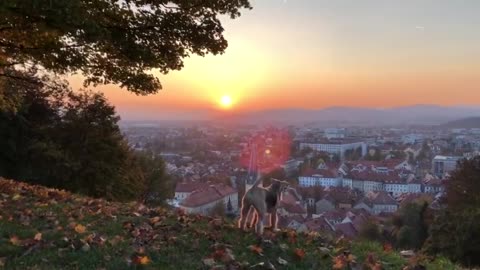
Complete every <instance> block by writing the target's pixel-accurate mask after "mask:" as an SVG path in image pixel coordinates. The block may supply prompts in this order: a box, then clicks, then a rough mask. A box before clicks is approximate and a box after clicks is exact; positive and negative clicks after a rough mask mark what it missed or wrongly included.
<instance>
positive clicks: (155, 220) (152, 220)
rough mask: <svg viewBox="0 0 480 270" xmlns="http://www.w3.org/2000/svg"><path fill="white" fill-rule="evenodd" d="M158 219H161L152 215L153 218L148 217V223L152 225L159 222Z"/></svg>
mask: <svg viewBox="0 0 480 270" xmlns="http://www.w3.org/2000/svg"><path fill="white" fill-rule="evenodd" d="M160 219H161V218H160V217H153V218H151V219H150V224H152V225H153V224H155V223H157V222H159V221H160Z"/></svg>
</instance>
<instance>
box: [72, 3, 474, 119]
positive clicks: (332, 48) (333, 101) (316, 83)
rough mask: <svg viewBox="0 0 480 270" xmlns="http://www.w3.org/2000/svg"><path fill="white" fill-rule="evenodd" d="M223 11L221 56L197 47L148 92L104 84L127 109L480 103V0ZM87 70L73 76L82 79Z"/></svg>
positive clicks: (146, 112) (137, 115) (139, 114)
mask: <svg viewBox="0 0 480 270" xmlns="http://www.w3.org/2000/svg"><path fill="white" fill-rule="evenodd" d="M252 5H253V10H250V11H248V10H245V11H244V12H243V15H242V16H241V17H240V18H238V19H236V20H234V21H231V20H229V19H227V18H225V19H224V20H223V22H224V26H225V29H226V33H225V36H226V38H227V40H228V41H229V48H228V49H227V51H226V53H225V54H223V55H220V56H211V55H209V56H207V57H198V56H192V57H190V58H188V59H186V60H185V67H184V69H183V70H181V71H175V72H171V73H170V74H168V75H159V77H160V80H161V81H162V84H163V87H164V90H162V91H161V92H160V93H158V94H156V95H151V96H146V97H140V96H135V95H134V94H130V93H128V92H127V91H126V90H121V89H119V88H118V87H116V86H102V87H99V88H98V89H101V90H102V91H104V92H105V93H106V95H107V97H108V98H109V99H110V101H111V102H112V103H113V104H114V105H116V106H117V109H118V111H119V112H120V114H121V116H122V118H124V119H141V118H143V117H144V116H148V117H147V118H149V119H152V115H158V117H159V118H165V116H168V115H171V114H172V113H174V114H177V115H182V114H185V115H188V114H189V113H190V112H192V111H210V110H218V109H219V104H218V101H219V100H220V99H221V97H222V96H224V95H228V96H231V98H232V100H233V106H232V107H231V108H230V110H233V111H238V112H242V111H256V110H264V109H273V108H275V109H278V108H309V109H315V108H324V107H329V106H353V107H375V108H385V107H396V106H404V105H413V104H438V105H449V106H450V105H479V104H480V31H479V29H478V26H479V25H480V16H479V12H480V1H478V0H449V1H447V0H402V1H397V0H375V1H374V0H362V1H359V0H254V1H252ZM79 81H80V80H79V78H72V84H73V86H74V87H77V86H79V85H80V83H79Z"/></svg>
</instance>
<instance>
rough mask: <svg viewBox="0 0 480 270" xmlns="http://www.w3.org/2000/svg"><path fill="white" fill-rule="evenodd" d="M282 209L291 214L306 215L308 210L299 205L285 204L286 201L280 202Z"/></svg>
mask: <svg viewBox="0 0 480 270" xmlns="http://www.w3.org/2000/svg"><path fill="white" fill-rule="evenodd" d="M280 207H282V208H283V209H285V211H287V212H288V213H291V214H306V213H307V210H306V209H305V208H304V207H303V206H302V205H301V204H299V203H293V204H291V203H285V202H284V201H281V202H280Z"/></svg>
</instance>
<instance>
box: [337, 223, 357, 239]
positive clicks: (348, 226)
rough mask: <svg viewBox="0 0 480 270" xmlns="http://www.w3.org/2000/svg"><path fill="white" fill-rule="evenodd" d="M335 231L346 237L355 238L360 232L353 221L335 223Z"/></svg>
mask: <svg viewBox="0 0 480 270" xmlns="http://www.w3.org/2000/svg"><path fill="white" fill-rule="evenodd" d="M335 231H336V233H337V234H338V235H343V236H344V237H346V238H354V237H356V236H357V234H358V232H357V230H356V229H355V227H354V226H353V224H352V223H350V222H347V223H339V224H336V225H335Z"/></svg>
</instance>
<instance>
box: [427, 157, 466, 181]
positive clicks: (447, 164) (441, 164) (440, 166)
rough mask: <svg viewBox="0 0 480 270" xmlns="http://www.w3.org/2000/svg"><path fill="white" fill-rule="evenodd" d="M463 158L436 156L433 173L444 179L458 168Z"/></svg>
mask: <svg viewBox="0 0 480 270" xmlns="http://www.w3.org/2000/svg"><path fill="white" fill-rule="evenodd" d="M461 159H462V157H456V156H436V157H435V158H434V159H433V161H432V172H433V174H435V175H436V176H438V177H443V176H444V175H445V174H446V173H449V172H451V171H453V170H455V169H456V168H457V163H458V161H459V160H461Z"/></svg>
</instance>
